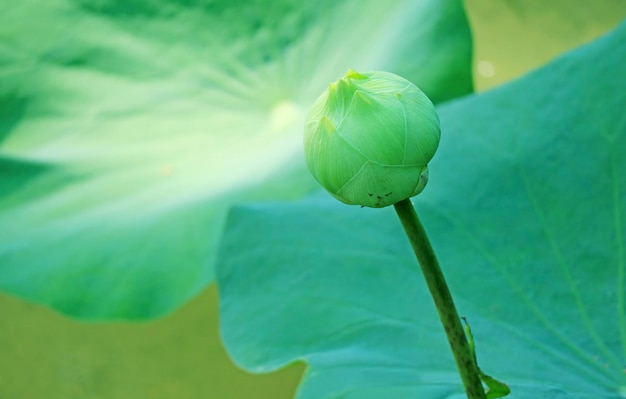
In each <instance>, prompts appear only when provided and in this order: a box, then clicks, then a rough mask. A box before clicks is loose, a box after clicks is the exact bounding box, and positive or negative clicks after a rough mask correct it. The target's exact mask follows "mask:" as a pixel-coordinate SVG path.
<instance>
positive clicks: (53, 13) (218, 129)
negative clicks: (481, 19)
mask: <svg viewBox="0 0 626 399" xmlns="http://www.w3.org/2000/svg"><path fill="white" fill-rule="evenodd" d="M0 14H1V15H0V111H1V112H0V232H1V233H0V234H1V241H0V289H2V290H5V291H7V292H9V293H12V294H15V295H19V296H21V297H24V298H27V299H29V300H33V301H37V302H41V303H44V304H47V305H49V306H52V307H54V308H56V309H58V310H60V311H62V312H66V313H68V314H70V315H73V316H77V317H83V318H90V319H103V318H117V319H132V318H142V317H151V316H155V315H159V314H162V313H164V312H166V311H168V310H170V309H172V308H174V307H176V306H178V305H179V304H180V303H182V302H183V301H185V300H186V299H188V298H189V297H190V296H191V295H193V294H194V293H196V292H198V290H200V289H201V288H202V287H204V286H205V285H206V284H207V283H209V282H210V281H212V279H213V277H214V271H213V263H214V256H215V255H214V252H215V246H216V243H217V241H218V237H219V235H220V232H221V228H222V226H223V220H224V214H225V210H226V209H227V208H228V206H229V205H230V204H231V203H232V202H233V201H235V202H238V201H247V200H252V199H254V200H258V199H272V198H274V199H278V198H281V199H292V198H298V197H301V196H303V195H304V194H306V193H309V192H311V190H312V189H314V188H315V189H316V188H317V186H316V185H315V184H314V181H313V179H312V178H311V177H310V176H309V174H308V173H307V172H306V169H305V168H304V167H303V161H302V158H303V157H302V156H301V154H300V153H301V134H302V120H303V114H304V111H305V110H306V107H308V105H309V104H311V103H312V102H313V101H314V99H315V97H316V96H317V95H318V94H319V93H320V92H321V90H322V89H323V88H324V87H325V86H326V85H327V84H328V83H329V82H331V81H333V80H335V79H337V78H338V77H340V76H341V75H343V73H345V71H346V70H347V69H348V68H357V69H359V70H370V69H387V70H391V71H396V72H398V73H402V74H404V75H405V76H406V77H407V78H409V79H411V80H413V81H415V82H416V83H417V84H420V85H422V86H423V88H424V90H425V91H427V92H428V93H429V94H430V95H431V96H433V98H434V99H436V100H437V101H443V100H446V99H450V98H453V97H456V96H459V95H463V94H466V93H468V92H470V91H471V87H472V85H471V62H470V61H471V37H470V32H469V27H468V24H467V20H466V17H465V13H464V9H463V5H462V3H461V1H460V0H449V1H440V0H423V1H408V0H407V1H400V0H397V1H389V2H379V1H358V0H344V1H330V0H328V1H321V2H317V1H315V2H306V1H305V2H303V1H300V0H297V1H296V0H284V1H230V0H224V1H210V0H198V1H154V0H132V1H113V0H100V1H87V0H85V1H83V0H73V1H71V0H50V1H45V2H40V1H35V0H25V1H19V2H12V3H11V4H5V5H4V6H3V8H2V13H0ZM303 104H304V105H303Z"/></svg>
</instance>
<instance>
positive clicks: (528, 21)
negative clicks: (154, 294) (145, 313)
mask: <svg viewBox="0 0 626 399" xmlns="http://www.w3.org/2000/svg"><path fill="white" fill-rule="evenodd" d="M466 5H467V9H468V13H469V16H470V22H471V25H472V31H473V33H474V40H475V62H474V65H475V78H476V87H477V90H479V91H480V90H485V89H488V88H491V87H493V86H496V85H498V84H500V83H502V82H505V81H507V80H510V79H512V78H514V77H516V76H519V75H521V74H523V73H525V72H527V71H529V70H531V69H533V68H535V67H537V66H539V65H541V64H543V63H545V62H547V61H549V60H550V59H552V58H553V57H555V56H557V55H558V54H560V53H563V52H564V51H566V50H568V49H571V48H573V47H576V46H578V45H580V44H582V43H585V42H588V41H590V40H592V39H594V38H595V37H597V36H599V35H601V34H602V33H604V32H606V31H607V30H609V29H611V28H612V27H614V26H615V25H616V24H617V23H618V22H619V21H620V20H622V19H624V18H626V1H625V0H590V1H577V0H576V1H575V0H558V1H556V0H551V1H544V0H526V1H523V0H515V1H513V0H508V1H506V0H501V1H493V0H467V1H466ZM479 65H480V67H479ZM443 133H444V134H445V132H443ZM0 245H1V244H0ZM303 370H304V366H302V365H295V366H292V367H290V368H288V369H286V370H283V371H280V372H278V373H274V374H271V375H250V374H248V373H245V372H243V371H241V370H239V369H237V368H236V367H235V366H234V365H233V364H232V363H231V362H230V361H229V359H228V357H227V356H226V354H225V352H224V349H223V348H222V347H221V344H220V341H219V333H218V311H217V289H216V287H215V286H211V287H209V288H207V289H206V290H205V291H204V292H203V293H202V294H201V295H199V296H198V297H196V298H195V299H194V300H193V301H191V302H190V303H188V304H187V305H186V306H184V307H183V308H181V309H179V310H178V311H176V312H175V313H174V314H171V315H169V316H167V317H164V318H162V319H160V320H156V321H151V322H146V323H136V324H113V323H110V324H88V323H82V322H79V321H76V320H72V319H69V318H66V317H64V316H62V315H59V314H57V313H55V312H53V311H51V310H48V309H45V308H42V307H40V306H37V305H33V304H29V303H26V302H23V301H21V300H19V299H15V298H12V297H8V296H6V295H3V294H2V295H0V399H30V398H32V399H39V398H42V399H44V398H45V399H56V398H67V399H71V398H90V399H91V398H94V399H96V398H107V399H118V398H119V399H121V398H124V399H125V398H129V399H131V398H132V399H136V398H150V399H164V398H172V399H173V398H177V399H179V398H180V399H186V398H209V399H213V398H215V399H231V398H232V399H239V398H246V399H247V398H257V399H269V398H272V399H282V398H285V399H287V398H291V397H293V393H294V391H295V389H296V386H297V383H298V379H299V378H300V375H301V374H302V372H303Z"/></svg>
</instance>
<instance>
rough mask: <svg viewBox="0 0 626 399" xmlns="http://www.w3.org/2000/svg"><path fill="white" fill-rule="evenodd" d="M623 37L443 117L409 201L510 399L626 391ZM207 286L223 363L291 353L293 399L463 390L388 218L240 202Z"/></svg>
mask: <svg viewBox="0 0 626 399" xmlns="http://www.w3.org/2000/svg"><path fill="white" fill-rule="evenodd" d="M625 41H626V24H622V25H621V26H620V27H619V28H618V29H617V30H615V31H613V32H612V33H610V34H609V35H607V36H605V37H603V38H601V39H599V40H598V41H596V42H594V43H592V44H590V45H587V46H584V47H582V48H579V49H577V50H575V51H573V52H571V53H568V54H566V55H565V56H563V57H561V58H560V59H558V60H556V61H554V62H552V63H551V64H549V65H547V66H545V67H544V68H542V69H541V70H538V71H535V72H533V73H531V74H529V75H528V76H526V77H524V78H522V79H520V80H518V81H515V82H512V83H510V84H508V85H506V86H503V87H501V88H499V89H497V90H494V91H491V92H486V93H483V94H478V95H473V96H471V97H466V98H464V99H461V100H457V101H455V102H453V103H451V104H447V105H444V106H442V107H441V108H440V115H441V121H442V141H441V145H440V149H439V151H438V153H437V154H436V155H435V159H434V160H433V161H432V162H431V165H430V172H431V173H430V182H429V184H428V186H427V187H426V190H425V191H424V193H422V194H421V195H419V196H418V197H416V200H415V203H416V208H417V211H418V214H420V215H421V218H422V220H423V223H424V225H425V227H426V230H427V231H428V232H429V235H430V238H431V241H432V242H433V246H434V248H435V251H436V253H437V254H438V257H439V260H440V263H441V265H442V268H443V270H444V273H445V275H446V276H447V279H448V282H449V284H450V286H451V290H452V293H453V295H454V296H455V299H456V301H457V306H458V308H459V312H460V314H461V315H463V316H465V317H466V318H467V319H468V321H469V322H470V323H471V325H472V330H473V335H474V339H475V342H476V348H477V357H478V363H479V365H480V367H481V369H482V370H484V371H485V372H486V373H488V374H490V375H493V376H494V377H496V378H498V380H500V381H503V382H504V383H506V384H508V385H509V386H510V387H511V391H512V393H511V395H510V396H509V397H510V398H511V399H536V398H542V399H583V398H584V399H592V398H594V399H619V398H624V397H626V373H625V372H624V370H625V368H624V366H625V365H626V256H625V245H626V242H625V240H624V237H626V222H625V220H624V219H625V216H624V215H625V213H626V158H625V157H624V156H623V151H624V149H625V148H626V116H625V114H624V112H623V110H624V107H623V106H624V93H626V75H625V74H624V73H623V71H624V69H625V68H626V47H625V46H624V45H623V43H624V42H625ZM218 285H219V287H220V295H221V297H220V298H221V299H220V302H221V315H222V334H223V337H224V340H225V343H226V346H227V348H228V350H229V351H230V353H231V355H232V356H233V358H234V359H235V360H236V361H237V362H238V363H239V364H240V365H241V366H242V367H244V368H246V369H248V370H251V371H255V372H262V371H269V370H274V369H277V368H279V367H281V366H283V365H285V364H288V363H290V362H293V361H296V360H304V361H306V362H307V363H308V372H307V373H306V376H305V378H304V381H303V382H302V385H301V387H300V390H299V395H298V398H300V399H313V398H315V399H330V398H333V399H335V398H347V399H352V398H359V399H363V398H366V399H367V398H371V399H374V398H395V399H402V398H406V399H408V398H418V397H419V398H425V399H430V398H432V399H443V398H445V399H452V398H458V399H460V398H464V397H465V396H464V393H463V390H462V387H461V384H460V378H459V376H458V374H457V372H456V369H455V366H454V362H453V360H452V356H451V354H450V351H449V348H448V346H447V342H446V339H445V336H444V334H443V330H442V327H441V325H440V323H439V320H438V318H437V316H436V313H435V311H434V306H433V303H432V300H431V298H430V296H429V295H428V293H427V289H426V287H425V284H424V282H423V278H422V276H421V272H420V270H419V268H418V266H417V264H416V261H415V258H414V256H413V254H412V252H411V249H410V246H409V244H408V241H407V239H406V237H405V236H404V234H403V232H402V228H401V225H400V223H399V221H398V220H397V216H396V215H395V213H394V212H393V208H385V209H383V210H373V209H368V208H363V209H361V208H358V207H349V206H345V205H343V204H340V203H338V202H336V201H333V200H331V199H329V198H327V196H326V195H320V196H318V197H313V198H311V199H310V200H309V201H308V202H300V203H294V204H275V205H271V204H265V205H262V204H260V205H254V206H253V205H250V206H241V207H237V208H235V209H234V210H233V211H232V213H231V214H230V217H229V219H228V224H227V229H226V232H225V236H224V239H223V241H222V248H221V251H220V256H219V260H218Z"/></svg>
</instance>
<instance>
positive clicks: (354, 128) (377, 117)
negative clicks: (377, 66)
mask: <svg viewBox="0 0 626 399" xmlns="http://www.w3.org/2000/svg"><path fill="white" fill-rule="evenodd" d="M439 138H440V127H439V117H438V116H437V112H436V111H435V107H434V106H433V103H432V102H431V101H430V100H429V99H428V97H426V95H425V94H424V93H423V92H422V91H421V90H420V89H418V88H417V87H416V86H415V85H414V84H413V83H411V82H409V81H408V80H406V79H404V78H402V77H400V76H398V75H394V74H392V73H389V72H366V73H357V72H355V71H353V70H349V71H348V72H347V73H346V75H345V76H344V77H343V78H341V79H339V80H337V81H336V82H334V83H331V84H330V86H329V87H328V88H327V89H326V91H325V92H324V93H323V94H322V95H321V96H320V97H319V98H318V99H317V101H316V102H315V104H314V105H313V108H312V109H311V111H310V112H309V114H308V116H307V118H306V121H305V127H304V151H305V157H306V162H307V165H308V167H309V170H310V171H311V173H312V174H313V177H315V179H316V180H317V181H318V182H319V183H320V184H321V185H322V186H323V187H324V188H325V189H326V190H327V191H328V192H329V193H330V194H332V195H333V196H334V197H335V198H337V199H338V200H340V201H342V202H345V203H346V204H351V205H361V206H368V207H372V208H382V207H385V206H388V205H392V204H394V203H396V202H398V201H402V200H404V199H406V198H409V197H413V196H415V195H417V194H419V193H420V192H421V191H422V190H423V189H424V186H425V185H426V182H427V181H428V162H429V161H430V160H431V159H432V157H433V155H434V154H435V151H436V150H437V146H438V145H439Z"/></svg>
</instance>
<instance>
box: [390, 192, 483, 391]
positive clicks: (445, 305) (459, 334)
mask: <svg viewBox="0 0 626 399" xmlns="http://www.w3.org/2000/svg"><path fill="white" fill-rule="evenodd" d="M394 208H396V212H397V213H398V217H399V218H400V221H401V222H402V227H404V231H405V232H406V235H407V236H408V237H409V241H410V242H411V246H412V247H413V251H414V252H415V256H416V257H417V261H418V262H419V264H420V267H421V268H422V273H424V278H425V279H426V283H427V284H428V289H429V290H430V294H431V295H432V297H433V300H434V301H435V307H436V308H437V313H439V318H440V319H441V323H442V324H443V329H444V330H445V332H446V335H447V336H448V342H449V343H450V348H451V349H452V354H453V355H454V360H455V361H456V365H457V368H458V369H459V373H460V374H461V380H462V381H463V385H464V386H465V392H466V393H467V397H468V398H469V399H485V398H486V396H485V390H484V389H483V386H482V383H481V381H480V376H479V375H478V368H477V366H476V363H475V362H474V357H473V355H472V352H471V350H470V347H469V344H468V343H467V338H466V337H465V332H464V331H463V326H462V325H461V320H460V319H459V315H458V313H457V311H456V307H455V306H454V301H453V300H452V296H451V295H450V290H449V289H448V284H446V280H445V278H444V277H443V273H442V272H441V268H440V267H439V262H438V261H437V257H436V256H435V252H434V251H433V247H432V246H431V245H430V241H429V240H428V236H427V235H426V231H425V230H424V227H423V226H422V224H421V223H420V221H419V219H418V218H417V213H415V209H414V208H413V204H411V200H410V199H408V198H407V199H405V200H402V201H400V202H397V203H396V204H394Z"/></svg>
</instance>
